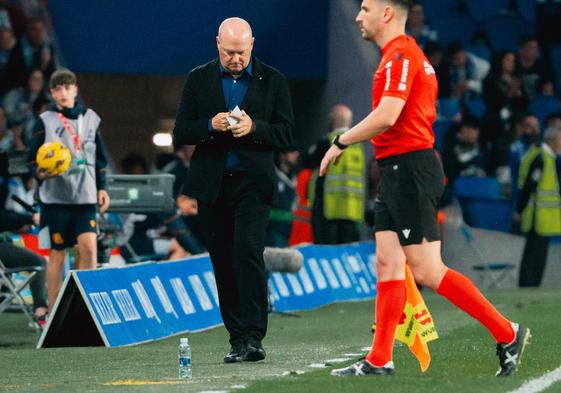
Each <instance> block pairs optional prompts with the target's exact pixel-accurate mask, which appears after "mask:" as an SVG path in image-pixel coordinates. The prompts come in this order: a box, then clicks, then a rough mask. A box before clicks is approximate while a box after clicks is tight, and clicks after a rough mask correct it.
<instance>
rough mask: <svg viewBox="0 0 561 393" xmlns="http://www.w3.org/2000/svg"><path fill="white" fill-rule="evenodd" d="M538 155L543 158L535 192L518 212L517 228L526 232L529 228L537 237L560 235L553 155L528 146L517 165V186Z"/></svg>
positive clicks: (560, 213)
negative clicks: (518, 221) (519, 225)
mask: <svg viewBox="0 0 561 393" xmlns="http://www.w3.org/2000/svg"><path fill="white" fill-rule="evenodd" d="M540 154H541V156H542V157H543V171H542V174H541V177H540V180H539V182H538V186H537V189H536V192H535V193H534V194H532V196H531V197H530V200H529V202H528V205H527V206H526V208H525V209H524V211H523V212H522V223H521V229H522V231H523V232H529V231H530V230H531V229H532V228H533V229H534V231H536V233H537V234H538V235H541V236H558V235H561V195H560V194H559V180H558V178H557V171H556V168H555V157H553V156H552V155H551V154H549V153H548V152H546V151H545V149H544V148H543V147H537V146H534V147H531V148H530V150H528V153H526V155H525V156H524V157H523V158H522V162H521V164H520V173H519V177H518V187H519V188H520V189H521V188H522V187H523V186H524V183H525V182H526V178H527V177H528V176H532V174H531V173H529V171H530V165H531V164H532V162H533V161H534V159H536V157H538V156H539V155H540Z"/></svg>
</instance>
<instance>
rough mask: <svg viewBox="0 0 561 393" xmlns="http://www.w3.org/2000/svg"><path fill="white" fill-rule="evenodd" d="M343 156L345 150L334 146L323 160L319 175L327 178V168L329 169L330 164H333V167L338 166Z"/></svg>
mask: <svg viewBox="0 0 561 393" xmlns="http://www.w3.org/2000/svg"><path fill="white" fill-rule="evenodd" d="M342 154H343V150H341V149H339V148H338V147H337V146H335V145H332V146H331V147H330V148H329V150H328V151H327V152H326V153H325V155H324V156H323V159H322V160H321V164H320V166H319V175H320V176H325V174H326V173H327V168H329V164H330V163H331V162H333V165H337V164H338V163H339V158H341V155H342Z"/></svg>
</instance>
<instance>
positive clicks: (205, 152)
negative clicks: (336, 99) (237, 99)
mask: <svg viewBox="0 0 561 393" xmlns="http://www.w3.org/2000/svg"><path fill="white" fill-rule="evenodd" d="M252 61H253V77H252V80H251V82H250V85H249V88H248V90H247V93H246V95H245V98H244V100H243V102H242V105H241V106H240V109H242V110H245V112H246V113H247V114H248V115H249V116H250V117H251V119H252V120H253V122H254V123H255V126H256V129H255V131H254V132H252V133H251V134H249V135H247V136H245V137H242V138H239V139H237V138H234V137H233V136H232V133H231V132H215V131H209V120H210V119H211V118H212V117H214V116H215V115H216V114H217V113H219V112H227V111H228V109H227V107H226V103H225V102H224V94H223V92H222V82H221V79H220V69H219V61H218V59H215V60H213V61H211V62H209V63H207V64H204V65H201V66H199V67H197V68H195V69H193V70H191V71H190V72H189V74H188V75H187V80H186V81H185V85H184V88H183V95H182V97H181V102H180V104H179V109H178V112H177V119H176V123H175V129H174V131H173V136H174V144H175V145H176V146H180V145H197V148H196V150H195V153H194V155H193V159H192V161H191V168H190V171H189V176H188V177H187V179H186V181H185V185H184V187H183V193H184V194H186V195H189V196H191V197H193V198H195V199H198V200H200V201H203V202H207V203H213V202H214V201H215V200H216V199H217V197H218V194H219V191H220V186H221V182H222V177H223V173H224V168H225V163H226V156H227V153H228V151H230V150H232V151H233V152H234V153H235V154H236V156H237V158H238V159H239V161H240V163H241V164H242V165H243V167H244V168H246V169H247V171H248V173H247V175H248V177H250V178H252V180H253V182H254V183H255V184H257V185H258V187H259V188H260V191H261V192H262V193H263V195H265V197H266V199H267V200H268V201H272V200H273V198H274V196H275V191H276V176H275V171H274V166H273V165H274V162H273V150H274V149H286V148H290V147H291V146H292V145H293V129H294V115H293V112H292V104H291V99H290V93H289V90H288V83H287V81H286V78H285V77H284V76H283V75H282V74H281V73H280V72H279V71H277V70H275V69H274V68H272V67H270V66H268V65H266V64H264V63H262V62H261V61H259V60H258V59H256V58H255V57H254V58H253V60H252Z"/></svg>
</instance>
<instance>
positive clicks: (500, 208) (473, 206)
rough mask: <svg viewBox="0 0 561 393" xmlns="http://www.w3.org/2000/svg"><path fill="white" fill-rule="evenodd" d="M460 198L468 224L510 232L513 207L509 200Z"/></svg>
mask: <svg viewBox="0 0 561 393" xmlns="http://www.w3.org/2000/svg"><path fill="white" fill-rule="evenodd" d="M459 199H460V205H461V206H462V212H463V216H464V220H465V222H466V223H467V224H468V225H471V226H473V227H476V228H483V229H490V230H494V231H501V232H510V229H511V227H512V212H513V208H512V204H511V203H510V202H509V201H506V200H505V201H502V200H491V199H474V198H469V199H462V198H459Z"/></svg>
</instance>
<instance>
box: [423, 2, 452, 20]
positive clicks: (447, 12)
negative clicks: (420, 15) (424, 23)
mask: <svg viewBox="0 0 561 393" xmlns="http://www.w3.org/2000/svg"><path fill="white" fill-rule="evenodd" d="M459 7H460V0H424V1H423V10H424V12H425V17H426V18H427V19H428V20H429V21H430V22H431V25H432V22H434V21H435V20H437V19H442V18H447V17H450V16H456V15H458V13H459Z"/></svg>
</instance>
